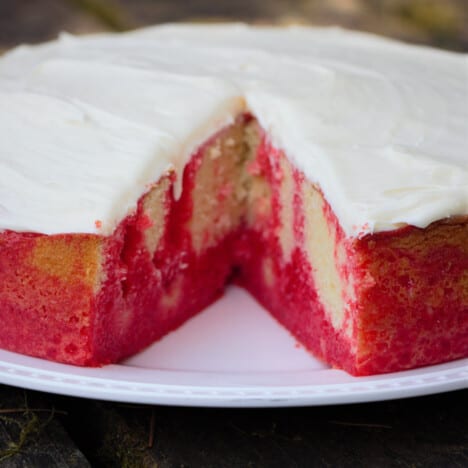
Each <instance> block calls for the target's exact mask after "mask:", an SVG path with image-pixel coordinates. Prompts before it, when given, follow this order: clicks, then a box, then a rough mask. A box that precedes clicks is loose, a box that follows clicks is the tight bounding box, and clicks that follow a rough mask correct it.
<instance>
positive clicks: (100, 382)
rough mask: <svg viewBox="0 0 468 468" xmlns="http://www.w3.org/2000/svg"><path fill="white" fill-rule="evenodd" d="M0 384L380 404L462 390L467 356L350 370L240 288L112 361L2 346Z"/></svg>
mask: <svg viewBox="0 0 468 468" xmlns="http://www.w3.org/2000/svg"><path fill="white" fill-rule="evenodd" d="M0 382H3V383H5V384H11V385H16V386H19V387H25V388H30V389H35V390H42V391H47V392H52V393H60V394H64V395H73V396H79V397H87V398H98V399H103V400H112V401H125V402H132V403H152V404H171V405H185V406H224V407H262V406H299V405H326V404H338V403H354V402H365V401H377V400H385V399H392V398H403V397H409V396H416V395H426V394H431V393H438V392H444V391H448V390H456V389H461V388H467V387H468V359H462V360H458V361H454V362H450V363H447V364H441V365H437V366H431V367H426V368H421V369H416V370H411V371H405V372H398V373H394V374H385V375H380V376H372V377H359V378H357V377H352V376H350V375H349V374H347V373H346V372H343V371H339V370H335V369H331V368H329V367H327V366H326V365H324V364H323V363H321V362H319V361H317V360H316V359H314V358H313V357H312V356H311V355H310V354H308V353H307V352H306V351H305V350H304V349H302V348H301V347H300V346H299V345H298V344H297V343H296V342H295V340H294V339H293V338H292V337H291V336H290V335H289V334H288V332H286V331H285V330H284V329H283V328H282V327H280V325H278V324H277V323H276V322H275V320H273V319H272V318H271V317H270V315H269V314H268V313H267V312H265V311H264V310H263V309H262V308H261V307H260V306H259V305H258V304H257V303H256V302H254V301H253V299H251V298H250V297H249V296H248V295H247V293H245V292H244V291H243V290H241V289H239V288H236V287H231V288H229V289H228V291H227V292H226V295H225V296H224V297H223V298H222V299H221V300H220V301H218V302H217V303H216V304H215V305H213V306H211V307H209V308H208V309H207V310H206V311H204V312H203V313H201V314H199V315H198V316H197V317H195V318H193V319H191V320H190V321H189V322H188V323H186V324H185V325H184V326H182V327H181V328H180V329H179V330H177V331H175V332H173V333H171V334H169V335H168V336H166V337H165V338H164V339H163V340H161V341H160V342H158V343H156V344H154V345H153V346H151V347H150V348H148V349H146V350H145V351H143V352H142V353H140V354H138V355H136V356H134V357H132V358H131V359H128V360H127V361H125V362H123V363H121V364H119V365H111V366H105V367H103V368H99V369H90V368H81V367H74V366H68V365H64V364H57V363H53V362H48V361H44V360H41V359H35V358H31V357H27V356H22V355H19V354H15V353H10V352H7V351H0Z"/></svg>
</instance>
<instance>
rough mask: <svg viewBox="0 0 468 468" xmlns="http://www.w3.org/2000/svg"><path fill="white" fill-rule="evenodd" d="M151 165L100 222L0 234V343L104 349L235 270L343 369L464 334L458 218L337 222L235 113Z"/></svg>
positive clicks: (435, 350)
mask: <svg viewBox="0 0 468 468" xmlns="http://www.w3.org/2000/svg"><path fill="white" fill-rule="evenodd" d="M175 184H176V175H175V174H174V173H168V174H165V175H164V176H163V177H162V178H161V179H160V180H159V181H155V184H154V185H153V186H152V187H151V188H150V189H149V190H148V192H147V193H146V194H145V195H144V196H142V197H141V199H140V200H139V201H138V205H137V208H136V210H135V212H134V213H132V214H130V215H129V216H127V217H126V218H125V219H124V220H122V221H121V223H120V224H119V225H118V227H117V228H116V230H115V232H114V233H113V234H112V235H111V236H108V237H104V236H97V235H91V234H89V235H78V234H63V235H55V236H45V235H39V234H26V233H14V232H4V233H3V234H2V235H0V248H1V255H0V300H1V304H2V320H3V324H4V326H3V328H2V330H0V346H1V347H3V348H6V349H10V350H13V351H17V352H21V353H25V354H30V355H34V356H39V357H44V358H47V359H52V360H56V361H60V362H66V363H71V364H77V365H91V366H96V365H102V364H106V363H110V362H115V361H118V360H120V359H122V358H124V357H127V356H130V355H131V354H134V353H136V352H138V351H139V350H141V349H142V348H144V347H146V346H148V345H149V344H151V343H152V342H154V341H155V340H157V339H158V338H160V337H162V336H164V335H165V334H166V333H168V332H169V331H171V330H173V329H175V328H177V327H178V326H179V325H181V324H182V323H183V322H185V321H186V320H187V319H188V318H189V317H191V316H193V315H194V314H196V313H198V312H199V311H201V310H202V309H204V308H205V307H206V306H208V305H209V304H210V303H212V302H213V301H215V300H216V299H217V298H218V297H219V296H220V295H221V294H222V293H223V290H224V287H225V285H226V284H227V283H228V282H230V281H235V282H236V283H238V284H240V285H242V286H243V287H244V288H246V289H247V290H248V291H250V293H251V294H252V295H253V296H254V297H255V298H256V299H257V300H258V301H259V302H260V303H261V304H262V305H264V306H265V307H266V308H267V309H268V310H269V311H270V313H271V314H272V315H273V316H274V317H275V318H276V319H277V320H278V321H279V322H280V323H282V324H283V325H284V326H285V327H286V328H287V329H288V330H289V331H290V332H291V333H292V334H293V335H294V336H295V337H296V338H297V339H298V340H299V341H300V342H301V343H302V344H303V345H304V346H305V347H306V348H307V349H309V350H310V351H311V352H312V353H313V354H314V355H315V356H317V357H319V358H321V359H324V360H325V361H326V362H328V363H329V364H331V365H333V366H336V367H340V368H343V369H345V370H347V371H348V372H350V373H352V374H355V375H366V374H372V373H381V372H390V371H394V370H400V369H405V368H411V367H416V366H421V365H427V364H433V363H437V362H442V361H446V360H451V359H455V358H459V357H462V356H464V355H466V352H467V350H468V319H467V315H468V242H467V240H468V224H467V222H466V220H464V219H456V220H450V221H446V222H439V223H434V224H433V225H431V226H429V227H428V228H427V229H417V228H413V227H403V228H401V229H398V230H396V231H391V232H388V233H377V234H373V235H367V236H364V237H363V238H349V237H347V236H346V235H345V233H344V232H343V230H342V229H341V227H340V224H339V222H338V220H337V218H336V216H335V215H334V213H333V211H332V209H331V207H330V206H329V205H328V203H327V201H326V199H325V197H324V196H323V194H322V192H321V191H320V188H319V187H317V186H315V185H313V184H312V183H311V182H310V181H308V180H307V179H306V178H305V177H304V176H303V174H302V173H301V172H300V171H299V170H297V169H296V168H295V167H293V166H292V165H291V163H290V162H289V160H288V158H287V157H286V155H285V154H284V153H283V152H282V151H279V150H278V149H277V148H275V147H274V146H273V145H272V143H271V142H270V140H269V138H268V135H267V134H266V133H265V132H264V131H263V130H262V129H261V127H260V125H259V124H258V122H257V121H256V120H255V119H254V118H252V117H251V116H249V115H242V116H239V118H238V119H237V120H236V121H235V123H233V124H232V125H230V126H229V127H227V128H225V129H224V130H222V131H221V132H219V133H218V134H216V135H214V136H213V137H212V138H211V139H210V140H209V141H207V142H206V143H205V144H203V145H202V146H201V147H200V148H199V149H198V150H197V151H196V152H195V154H193V155H192V157H191V160H190V162H189V164H188V165H187V166H186V168H185V170H184V173H183V179H182V193H181V196H180V197H179V198H177V197H176V196H175V190H174V187H175Z"/></svg>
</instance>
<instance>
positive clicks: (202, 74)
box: [0, 24, 468, 236]
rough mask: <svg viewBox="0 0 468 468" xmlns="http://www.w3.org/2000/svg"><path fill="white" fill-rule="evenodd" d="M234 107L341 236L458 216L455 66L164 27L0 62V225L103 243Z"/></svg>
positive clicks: (458, 67) (460, 171) (376, 50)
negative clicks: (306, 186) (310, 189)
mask: <svg viewBox="0 0 468 468" xmlns="http://www.w3.org/2000/svg"><path fill="white" fill-rule="evenodd" d="M245 111H249V112H252V113H253V114H254V115H255V116H256V117H257V119H258V120H259V122H260V124H261V125H262V127H263V128H264V129H265V130H266V131H267V133H268V135H269V137H270V138H271V139H272V141H273V143H274V144H275V145H276V146H277V147H279V148H280V149H283V150H284V151H285V153H286V155H287V156H288V158H289V159H290V160H291V161H292V162H293V164H294V165H296V166H297V167H298V168H299V169H300V170H302V171H303V172H304V173H305V175H306V177H307V178H308V179H309V180H311V181H312V182H313V183H316V184H318V185H319V186H320V188H321V189H322V191H323V193H324V195H325V197H326V199H327V201H328V202H329V204H330V205H331V207H332V209H333V210H334V212H335V213H336V215H337V217H338V219H339V221H340V223H341V225H342V227H343V229H344V231H345V232H346V234H347V235H349V236H361V235H364V234H366V233H370V232H375V231H382V230H389V229H394V228H397V227H399V226H401V225H405V224H411V225H415V226H419V227H425V226H427V225H428V224H429V223H431V222H433V221H435V220H438V219H441V218H445V217H448V216H452V215H466V214H468V55H463V54H457V53H451V52H443V51H439V50H435V49H430V48H425V47H418V46H409V45H405V44H402V43H399V42H396V41H392V40H388V39H382V38H379V37H376V36H372V35H368V34H363V33H354V32H349V31H344V30H341V29H338V28H307V27H291V28H268V27H262V28H254V27H249V26H245V25H241V24H229V25H210V26H195V25H192V26H189V25H166V26H158V27H152V28H148V29H143V30H139V31H134V32H131V33H126V34H120V35H111V34H102V35H94V36H85V37H80V38H77V37H73V36H69V35H62V36H61V37H60V38H59V40H57V41H54V42H51V43H48V44H44V45H41V46H34V47H28V46H21V47H18V48H16V49H14V50H13V51H11V52H10V53H8V54H6V55H5V56H4V57H3V58H1V59H0V125H1V127H2V129H3V130H2V131H3V134H4V138H2V139H1V140H0V167H1V171H0V228H1V229H12V230H18V231H35V232H43V233H47V234H54V233H63V232H83V233H85V232H89V233H102V234H109V233H111V232H112V231H113V229H114V228H115V226H116V225H117V223H118V222H119V221H120V219H122V218H123V217H124V216H125V215H126V214H128V213H129V212H130V211H131V210H132V208H134V206H135V204H136V201H137V200H138V198H139V197H140V196H141V195H142V194H143V193H144V192H145V191H146V190H148V188H149V186H150V184H151V183H154V182H155V181H156V180H157V179H158V178H159V177H160V176H161V175H162V174H164V173H165V172H166V171H168V170H170V169H171V168H175V170H176V173H177V174H178V177H179V179H180V178H181V171H182V169H183V167H184V165H185V164H186V163H187V161H188V159H189V158H190V155H191V154H192V152H193V151H194V150H195V149H196V148H197V146H198V145H199V144H200V143H202V142H203V141H204V140H205V139H207V138H209V136H210V135H212V134H213V133H214V132H216V131H218V130H220V129H221V128H223V127H224V126H226V125H228V124H229V123H231V122H232V121H233V120H234V119H235V117H236V115H238V114H239V113H241V112H245Z"/></svg>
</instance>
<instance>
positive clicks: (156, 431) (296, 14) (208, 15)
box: [0, 0, 468, 468]
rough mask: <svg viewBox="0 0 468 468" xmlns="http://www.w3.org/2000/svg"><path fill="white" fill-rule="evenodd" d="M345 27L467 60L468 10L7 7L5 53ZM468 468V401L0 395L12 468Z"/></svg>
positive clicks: (301, 5) (253, 4)
mask: <svg viewBox="0 0 468 468" xmlns="http://www.w3.org/2000/svg"><path fill="white" fill-rule="evenodd" d="M232 19H235V20H245V21H251V22H257V23H275V24H288V23H312V24H340V25H343V26H346V27H349V28H354V29H361V30H367V31H372V32H377V33H381V34H385V35H388V36H392V37H397V38H400V39H405V40H408V41H411V42H416V43H425V44H432V45H436V46H439V47H443V48H447V49H452V50H464V51H468V4H467V2H466V0H444V1H435V0H434V1H430V0H368V1H364V0H333V1H319V0H290V1H289V2H288V1H282V0H266V1H261V0H257V1H255V0H237V1H226V0H223V1H219V2H214V1H213V0H192V1H182V0H180V1H174V0H161V1H151V0H135V1H125V0H68V1H66V0H0V51H1V50H7V49H8V48H10V47H12V46H14V45H16V44H19V43H23V42H40V41H44V40H47V39H51V38H53V37H55V36H56V35H57V33H58V32H59V31H61V30H67V31H70V32H73V33H84V32H95V31H103V30H112V31H120V30H125V29H129V28H133V27H137V26H141V25H144V24H150V23H157V22H165V21H178V20H190V21H213V20H232ZM90 465H92V466H98V467H99V466H106V467H107V466H125V467H130V466H135V467H144V466H158V467H161V468H164V467H239V468H243V467H250V466H251V467H281V468H284V467H315V466H317V467H322V466H323V467H335V466H340V467H341V466H350V467H354V466H359V467H361V466H362V467H367V466H382V467H386V466H389V467H468V391H467V390H462V391H456V392H451V393H446V394H441V395H433V396H426V397H420V398H412V399H406V400H395V401H388V402H380V403H367V404H354V405H343V406H324V407H308V408H284V409H203V408H176V407H163V406H157V407H152V406H144V405H130V404H120V403H109V402H101V401H94V400H87V399H80V398H72V397H65V396H57V395H52V394H45V393H39V392H34V391H29V390H23V389H19V388H15V387H9V386H1V385H0V466H2V467H3V466H5V467H36V466H37V467H86V466H90Z"/></svg>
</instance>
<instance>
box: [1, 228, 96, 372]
mask: <svg viewBox="0 0 468 468" xmlns="http://www.w3.org/2000/svg"><path fill="white" fill-rule="evenodd" d="M102 247H103V239H102V238H101V237H99V236H95V235H86V234H75V235H67V234H64V235H55V236H45V235H36V234H28V233H13V232H3V233H1V234H0V319H1V322H2V327H1V328H0V346H1V347H2V348H5V349H8V350H11V351H16V352H20V353H23V354H29V355H33V356H39V357H43V358H46V359H51V360H55V361H60V362H74V363H77V364H86V363H88V361H89V358H90V356H91V354H92V333H93V332H92V322H93V314H94V313H95V305H96V302H95V295H96V292H97V291H98V290H99V287H100V277H101V255H102Z"/></svg>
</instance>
